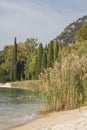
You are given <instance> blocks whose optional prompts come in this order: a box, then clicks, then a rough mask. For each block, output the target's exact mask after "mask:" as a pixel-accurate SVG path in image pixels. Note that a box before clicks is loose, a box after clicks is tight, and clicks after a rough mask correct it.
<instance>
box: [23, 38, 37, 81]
mask: <svg viewBox="0 0 87 130" xmlns="http://www.w3.org/2000/svg"><path fill="white" fill-rule="evenodd" d="M38 44H39V41H38V39H34V38H30V39H27V40H26V42H25V45H26V55H27V56H26V63H25V79H30V78H31V75H30V70H29V64H30V62H31V60H32V57H33V56H34V55H35V54H36V48H37V46H38Z"/></svg>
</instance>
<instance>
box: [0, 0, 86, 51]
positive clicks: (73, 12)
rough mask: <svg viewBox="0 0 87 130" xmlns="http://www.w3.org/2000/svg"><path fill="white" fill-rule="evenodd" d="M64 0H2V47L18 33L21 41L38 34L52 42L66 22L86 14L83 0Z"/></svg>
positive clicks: (0, 26) (0, 37)
mask: <svg viewBox="0 0 87 130" xmlns="http://www.w3.org/2000/svg"><path fill="white" fill-rule="evenodd" d="M64 1H65V2H62V0H44V1H43V0H37V1H36V0H25V1H24V0H15V1H12V0H1V1H0V34H1V35H0V49H2V47H3V46H4V45H6V44H9V43H12V42H13V39H14V37H15V36H17V39H18V41H25V40H26V38H28V37H35V38H38V39H39V41H41V42H43V43H44V44H45V43H48V42H49V41H50V40H51V39H53V38H55V37H56V36H57V35H58V34H59V33H60V32H62V31H63V29H64V27H65V26H66V25H68V24H69V23H71V22H72V21H73V20H74V19H77V18H79V17H81V16H82V15H85V13H86V9H85V8H86V7H87V6H86V5H85V8H83V5H84V3H82V0H81V1H80V2H79V1H78V0H77V1H78V2H79V3H78V2H76V0H73V2H72V1H71V0H64ZM84 1H85V0H84ZM86 3H87V2H86ZM81 5H82V7H81ZM71 7H72V8H71ZM80 7H81V8H80ZM76 8H77V9H76Z"/></svg>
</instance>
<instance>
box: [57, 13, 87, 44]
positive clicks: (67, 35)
mask: <svg viewBox="0 0 87 130" xmlns="http://www.w3.org/2000/svg"><path fill="white" fill-rule="evenodd" d="M86 22H87V15H85V16H83V17H82V18H79V19H78V20H76V21H75V22H73V23H71V24H70V25H69V26H67V27H66V28H65V29H64V31H63V32H62V33H61V34H60V35H59V36H57V37H56V39H54V40H56V41H57V42H58V44H59V45H61V44H62V45H64V46H66V45H70V44H74V43H75V34H76V32H77V31H78V30H79V29H80V28H81V27H82V25H83V24H84V23H86Z"/></svg>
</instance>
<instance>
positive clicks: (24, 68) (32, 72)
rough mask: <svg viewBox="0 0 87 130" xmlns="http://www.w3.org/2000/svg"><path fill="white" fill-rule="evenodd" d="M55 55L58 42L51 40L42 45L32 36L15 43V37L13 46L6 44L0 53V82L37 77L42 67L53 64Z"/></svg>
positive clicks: (56, 54) (56, 55)
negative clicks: (54, 42) (44, 45)
mask: <svg viewBox="0 0 87 130" xmlns="http://www.w3.org/2000/svg"><path fill="white" fill-rule="evenodd" d="M57 57H58V44H57V43H56V44H53V41H51V42H50V43H49V44H48V45H47V46H46V47H43V46H42V44H41V43H39V41H38V40H37V39H34V38H30V39H27V40H26V41H25V42H24V43H21V42H20V43H17V41H16V38H15V40H14V46H13V45H10V46H6V47H4V50H3V51H2V52H1V53H0V72H1V74H0V82H8V81H17V80H18V81H20V80H32V79H38V78H39V74H40V73H41V72H43V71H44V69H46V68H47V67H51V66H53V63H54V61H55V60H56V59H57ZM2 73H5V75H4V74H2ZM4 79H5V80H4Z"/></svg>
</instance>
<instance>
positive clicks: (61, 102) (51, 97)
mask: <svg viewBox="0 0 87 130" xmlns="http://www.w3.org/2000/svg"><path fill="white" fill-rule="evenodd" d="M86 45H87V44H86ZM70 48H71V50H68V49H67V50H68V51H70V53H67V54H66V53H65V52H64V51H63V50H62V51H61V52H60V55H61V56H60V57H59V60H58V61H57V62H55V64H54V67H53V68H48V69H47V70H45V71H44V73H42V74H41V75H40V79H41V81H42V88H43V91H42V99H43V110H44V111H59V110H68V109H73V108H77V107H79V106H81V105H83V104H84V100H85V96H86V93H85V88H86V87H87V86H85V84H84V80H87V57H86V55H83V54H82V55H80V56H79V55H78V54H77V53H76V54H75V53H73V51H72V47H70ZM74 54H75V55H74Z"/></svg>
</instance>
